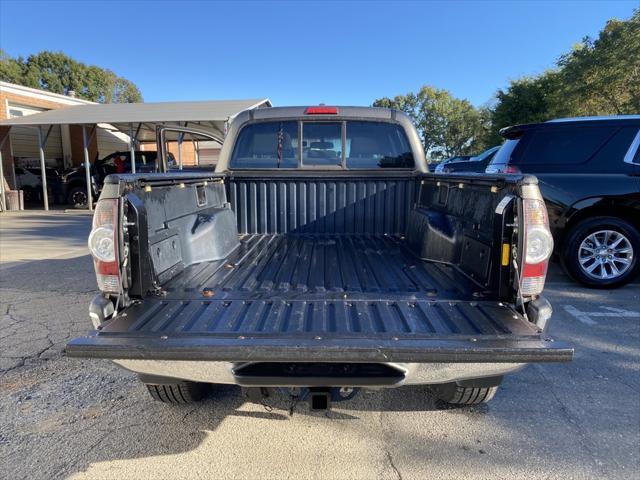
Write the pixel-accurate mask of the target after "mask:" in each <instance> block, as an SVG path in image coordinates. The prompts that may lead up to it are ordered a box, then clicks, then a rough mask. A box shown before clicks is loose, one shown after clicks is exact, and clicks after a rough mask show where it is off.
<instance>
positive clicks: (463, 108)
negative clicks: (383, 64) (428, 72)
mask: <svg viewBox="0 0 640 480" xmlns="http://www.w3.org/2000/svg"><path fill="white" fill-rule="evenodd" d="M373 105H374V106H375V107H387V108H395V109H397V110H401V111H403V112H404V113H406V114H407V115H408V116H409V117H410V118H411V119H412V120H413V122H414V124H415V126H416V128H417V129H418V132H419V134H420V137H421V139H422V143H423V145H424V148H425V151H426V152H427V153H428V155H429V156H430V157H432V158H446V157H450V156H453V155H461V154H466V153H475V152H477V151H478V149H479V141H480V137H481V135H482V131H483V128H482V125H483V118H482V115H481V112H480V111H478V110H477V109H476V108H475V107H474V106H473V105H472V104H471V103H470V102H469V101H468V100H461V99H459V98H456V97H454V96H453V95H451V93H449V92H448V91H446V90H441V89H436V88H433V87H430V86H427V85H425V86H423V87H422V88H421V89H420V90H419V91H418V92H417V93H412V92H411V93H408V94H406V95H397V96H396V97H394V98H387V97H384V98H380V99H378V100H376V101H375V102H373Z"/></svg>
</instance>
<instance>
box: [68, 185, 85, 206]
mask: <svg viewBox="0 0 640 480" xmlns="http://www.w3.org/2000/svg"><path fill="white" fill-rule="evenodd" d="M67 203H68V204H69V205H73V206H74V207H86V206H87V203H88V198H87V189H86V188H85V187H74V188H72V189H71V191H70V192H69V195H67Z"/></svg>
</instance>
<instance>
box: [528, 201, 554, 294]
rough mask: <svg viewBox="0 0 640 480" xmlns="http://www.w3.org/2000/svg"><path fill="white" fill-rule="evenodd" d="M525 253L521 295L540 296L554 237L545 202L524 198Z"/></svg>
mask: <svg viewBox="0 0 640 480" xmlns="http://www.w3.org/2000/svg"><path fill="white" fill-rule="evenodd" d="M522 204H523V210H524V212H523V213H524V252H523V256H522V257H523V258H522V272H521V275H520V293H521V294H522V295H523V296H530V295H538V294H539V293H541V292H542V289H543V288H544V281H545V278H546V276H547V267H548V264H549V258H550V257H551V252H552V251H553V237H552V236H551V232H550V231H549V218H548V216H547V208H546V207H545V205H544V201H542V200H541V199H538V198H535V199H533V198H524V199H523V201H522Z"/></svg>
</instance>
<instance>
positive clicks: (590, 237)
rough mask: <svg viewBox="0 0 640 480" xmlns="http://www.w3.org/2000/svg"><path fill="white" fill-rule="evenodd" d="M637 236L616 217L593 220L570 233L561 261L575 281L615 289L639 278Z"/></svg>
mask: <svg viewBox="0 0 640 480" xmlns="http://www.w3.org/2000/svg"><path fill="white" fill-rule="evenodd" d="M639 254H640V233H638V230H637V229H636V227H634V226H633V225H632V224H630V223H629V222H627V221H625V220H622V219H620V218H615V217H595V218H591V219H589V220H585V221H583V222H581V223H579V224H578V225H576V226H575V227H574V228H573V230H571V232H570V234H569V236H568V238H567V242H566V244H565V248H564V252H563V255H562V261H563V264H564V266H565V269H566V270H567V273H568V274H569V275H571V277H573V278H574V279H575V280H577V281H578V282H580V283H582V284H583V285H586V286H588V287H593V288H616V287H621V286H623V285H626V284H627V283H629V282H630V281H631V280H633V279H634V277H635V276H636V275H638V273H639V270H640V262H638V255H639Z"/></svg>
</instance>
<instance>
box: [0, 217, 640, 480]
mask: <svg viewBox="0 0 640 480" xmlns="http://www.w3.org/2000/svg"><path fill="white" fill-rule="evenodd" d="M58 215H59V217H55V219H54V220H53V221H52V220H51V216H45V215H34V214H31V215H20V216H2V217H0V248H1V249H2V257H0V258H1V259H2V263H1V264H0V472H3V478H8V479H20V478H28V479H40V478H42V479H50V478H73V479H80V478H91V479H103V478H104V479H111V478H113V479H119V480H120V479H122V478H135V479H145V478H189V479H191V478H261V479H270V478H274V479H275V478H278V479H282V478H345V479H358V478H367V479H369V478H389V479H411V478H420V479H422V478H451V479H460V478H466V479H473V478H478V479H490V478H501V479H502V478H527V479H531V478H535V479H537V478H540V479H542V478H545V479H546V478H563V479H567V478H625V479H628V478H632V477H635V476H637V474H638V469H639V467H640V361H639V360H640V314H639V313H638V312H640V288H639V287H638V284H635V285H632V286H628V287H625V288H624V289H620V290H616V291H604V292H600V291H592V290H585V289H582V288H580V287H577V286H576V285H574V284H572V283H570V282H568V281H567V280H566V279H565V278H564V277H563V276H562V275H561V274H560V273H558V272H554V273H552V275H551V278H550V282H549V284H548V288H547V290H546V294H547V296H548V297H549V298H550V300H551V301H552V303H553V305H554V308H555V312H556V313H555V315H554V319H553V324H552V327H551V334H552V335H553V336H555V337H556V338H558V339H562V340H566V341H569V342H571V343H573V344H574V345H575V346H576V357H575V360H574V362H572V363H570V364H562V365H535V366H529V367H527V368H526V369H525V370H523V371H521V372H519V373H517V374H515V375H512V376H510V377H508V378H507V379H506V380H505V382H504V384H503V387H502V388H501V390H500V392H499V393H498V395H496V397H495V399H494V400H493V401H491V403H489V404H487V405H482V406H479V407H474V408H463V409H442V408H440V407H439V406H438V405H437V404H436V403H435V402H434V400H433V398H432V397H431V396H430V395H429V392H428V390H427V389H426V388H422V387H405V388H400V389H395V390H386V391H368V392H363V393H361V394H360V395H358V396H357V397H356V398H355V399H354V400H352V401H351V402H346V403H342V404H339V405H336V406H335V408H334V410H332V411H331V412H328V413H326V414H325V413H315V412H313V413H312V412H309V410H308V408H307V407H306V405H300V406H298V408H297V409H296V412H295V414H294V415H293V416H289V415H288V402H287V400H286V399H285V398H275V399H273V400H272V402H271V404H272V405H271V406H272V407H273V408H269V409H267V408H265V407H264V406H261V405H255V404H251V403H246V402H245V401H244V400H243V399H242V397H241V396H240V394H239V391H238V389H236V388H234V387H226V388H220V389H218V390H216V391H215V392H214V394H213V396H212V398H211V399H210V400H208V401H206V402H204V403H201V404H198V405H197V406H195V407H194V406H184V407H182V406H180V407H173V406H166V405H163V404H160V403H157V402H153V401H152V400H151V398H150V397H149V396H148V395H147V393H146V390H145V389H144V387H143V386H142V385H141V384H140V383H138V382H137V380H136V378H135V376H134V375H133V374H130V373H128V372H127V371H125V370H122V369H120V368H118V367H117V366H115V365H113V364H112V363H110V362H109V361H98V360H95V361H91V360H79V359H70V358H65V357H64V356H63V355H62V351H63V348H64V345H65V343H66V342H67V340H69V339H71V338H73V337H74V336H78V335H80V334H83V333H85V332H86V331H88V330H89V329H90V322H89V319H88V315H87V305H88V303H89V301H90V299H91V297H92V296H93V295H94V294H95V279H94V277H93V270H92V264H91V259H90V257H89V256H88V254H87V252H86V249H85V247H84V242H85V238H86V235H87V232H88V230H89V224H90V217H87V216H81V215H69V214H66V215H64V214H58ZM36 247H37V249H36ZM34 250H37V251H38V252H41V254H38V255H34V253H33V252H34ZM12 252H13V253H12ZM616 309H618V310H616ZM620 309H622V310H624V312H621V311H620ZM576 312H582V313H576ZM584 312H587V313H584ZM625 312H626V313H625ZM636 314H637V316H636Z"/></svg>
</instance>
